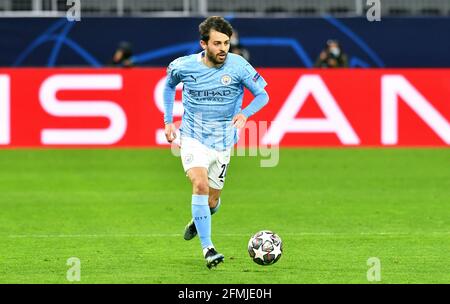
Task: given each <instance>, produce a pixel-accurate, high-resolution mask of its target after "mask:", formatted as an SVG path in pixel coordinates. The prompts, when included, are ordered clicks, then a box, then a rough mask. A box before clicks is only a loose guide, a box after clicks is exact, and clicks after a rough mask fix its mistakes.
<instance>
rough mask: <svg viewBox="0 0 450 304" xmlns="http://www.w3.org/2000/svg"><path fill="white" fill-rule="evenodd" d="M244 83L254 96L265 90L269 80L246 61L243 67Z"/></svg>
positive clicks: (242, 76)
mask: <svg viewBox="0 0 450 304" xmlns="http://www.w3.org/2000/svg"><path fill="white" fill-rule="evenodd" d="M241 79H242V84H243V85H244V86H245V87H246V88H247V89H249V90H250V92H252V94H253V95H254V96H256V95H259V94H261V93H263V92H264V88H265V87H266V85H267V82H266V81H265V80H264V78H263V77H262V76H261V75H260V74H259V73H258V72H257V71H256V70H255V69H254V68H253V67H252V66H251V65H250V63H248V62H247V61H244V63H243V66H242V69H241Z"/></svg>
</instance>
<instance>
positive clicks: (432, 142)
mask: <svg viewBox="0 0 450 304" xmlns="http://www.w3.org/2000/svg"><path fill="white" fill-rule="evenodd" d="M258 71H259V72H260V74H261V75H262V76H263V77H264V78H265V80H266V81H267V83H268V86H267V88H266V89H267V92H268V93H269V96H270V101H269V103H268V105H267V106H266V107H264V108H263V109H262V110H261V111H260V112H258V113H257V114H256V115H254V116H253V117H251V119H250V120H249V122H248V124H247V125H248V127H249V128H256V132H257V140H256V141H252V140H249V139H248V138H245V136H243V138H242V140H243V141H246V142H245V144H247V145H254V144H258V143H262V144H268V145H277V144H279V145H281V146H448V145H450V69H340V70H310V69H308V70H306V69H265V68H261V69H258ZM164 82H165V69H164V68H135V69H43V68H26V69H0V148H2V147H3V148H9V147H45V146H48V147H55V146H58V147H60V146H62V147H75V146H76V147H79V146H82V147H90V146H95V147H99V146H106V147H155V146H163V145H166V144H167V143H165V139H164V134H163V130H162V129H163V127H164V124H163V86H164ZM251 99H252V96H251V94H250V93H249V92H246V93H245V98H244V106H245V105H247V104H248V103H249V102H250V101H251ZM176 100H177V101H176V102H175V106H174V119H175V120H177V119H178V120H180V119H181V115H182V112H183V108H182V105H181V86H180V90H179V91H177V96H176ZM247 141H248V142H247Z"/></svg>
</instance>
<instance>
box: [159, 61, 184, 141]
mask: <svg viewBox="0 0 450 304" xmlns="http://www.w3.org/2000/svg"><path fill="white" fill-rule="evenodd" d="M178 66H179V59H176V60H174V61H172V62H171V63H170V64H169V66H168V67H167V78H166V83H165V85H164V91H163V97H164V133H165V135H166V139H167V141H168V142H169V143H171V142H172V141H174V140H175V138H176V133H175V131H176V128H175V125H174V123H173V103H174V101H175V94H176V86H177V84H178V83H180V81H181V79H180V73H179V68H178Z"/></svg>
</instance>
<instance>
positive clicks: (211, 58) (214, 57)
mask: <svg viewBox="0 0 450 304" xmlns="http://www.w3.org/2000/svg"><path fill="white" fill-rule="evenodd" d="M220 54H225V57H224V58H223V60H220V59H219V58H220V57H219V55H220ZM227 55H228V54H227V53H226V52H223V53H221V52H219V53H217V54H216V55H214V54H213V53H210V52H208V51H207V52H206V56H207V57H208V60H209V61H210V62H212V63H213V64H214V65H218V64H223V63H224V62H225V60H226V59H227Z"/></svg>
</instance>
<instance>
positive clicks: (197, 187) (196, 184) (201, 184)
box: [192, 179, 209, 195]
mask: <svg viewBox="0 0 450 304" xmlns="http://www.w3.org/2000/svg"><path fill="white" fill-rule="evenodd" d="M192 186H193V188H194V189H193V191H194V194H203V195H207V194H208V192H209V185H208V181H205V180H202V179H195V180H193V181H192Z"/></svg>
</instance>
